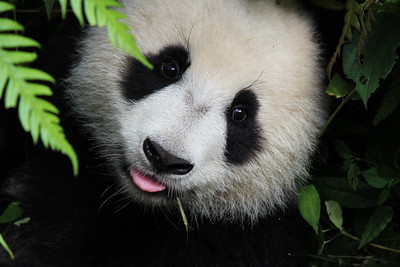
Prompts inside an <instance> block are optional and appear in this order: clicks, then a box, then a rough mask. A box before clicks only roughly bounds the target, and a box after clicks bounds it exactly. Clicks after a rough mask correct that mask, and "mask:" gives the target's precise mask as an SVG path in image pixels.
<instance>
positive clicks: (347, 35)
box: [327, 0, 360, 77]
mask: <svg viewBox="0 0 400 267" xmlns="http://www.w3.org/2000/svg"><path fill="white" fill-rule="evenodd" d="M345 7H346V14H345V16H344V26H343V29H342V35H341V36H340V38H339V42H338V45H337V46H336V49H335V52H334V54H333V56H332V58H331V59H330V61H329V63H328V67H327V73H328V77H331V72H332V67H333V64H335V62H336V59H337V57H338V56H339V55H340V53H341V51H342V46H343V45H344V44H345V43H346V42H347V41H350V42H351V40H352V36H353V34H352V32H351V31H352V28H351V26H352V25H357V24H356V23H355V20H357V21H358V17H357V15H358V14H359V13H360V5H359V4H358V3H357V1H356V0H347V1H346V6H345Z"/></svg>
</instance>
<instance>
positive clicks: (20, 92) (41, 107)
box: [0, 2, 78, 175]
mask: <svg viewBox="0 0 400 267" xmlns="http://www.w3.org/2000/svg"><path fill="white" fill-rule="evenodd" d="M13 8H14V7H13V6H12V5H10V4H8V3H5V2H0V12H4V11H9V10H12V9H13ZM1 22H4V24H3V25H2V26H0V97H1V98H4V105H5V107H6V108H18V116H19V120H20V122H21V125H22V127H23V128H24V130H25V131H27V132H30V133H31V135H32V139H33V142H34V143H35V144H36V143H37V142H38V140H39V138H40V140H41V141H42V143H43V145H44V146H45V147H46V148H47V147H50V148H51V149H53V150H57V151H60V152H61V153H63V154H65V155H67V156H68V157H69V158H70V160H71V163H72V166H73V171H74V174H75V175H77V173H78V159H77V156H76V154H75V151H74V150H73V148H72V146H71V145H70V144H69V143H68V141H67V140H66V138H65V135H64V132H63V129H62V127H61V126H60V124H59V119H58V117H57V114H58V109H57V108H56V107H55V106H54V105H53V104H51V103H50V102H48V101H46V100H44V99H43V98H40V97H41V96H50V95H52V91H51V90H50V88H49V87H48V86H46V85H44V84H41V83H38V82H51V83H54V79H53V78H52V77H51V76H50V75H49V74H47V73H45V72H43V71H41V70H38V69H34V68H29V67H25V66H22V65H21V64H24V63H31V62H32V61H34V60H35V59H36V54H35V53H33V52H26V51H20V50H18V51H16V50H15V49H17V48H18V49H19V48H26V47H31V48H32V47H33V48H39V47H40V44H39V43H38V42H36V41H35V40H32V39H30V38H27V37H24V36H21V35H17V34H11V33H8V32H10V31H21V30H23V26H22V25H20V24H19V23H17V22H16V21H13V20H10V19H7V18H1ZM4 25H6V26H4Z"/></svg>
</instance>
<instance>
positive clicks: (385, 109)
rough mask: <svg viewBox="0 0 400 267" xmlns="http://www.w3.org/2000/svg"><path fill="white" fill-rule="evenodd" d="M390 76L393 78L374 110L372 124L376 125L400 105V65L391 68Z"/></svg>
mask: <svg viewBox="0 0 400 267" xmlns="http://www.w3.org/2000/svg"><path fill="white" fill-rule="evenodd" d="M391 76H392V77H393V80H392V81H391V83H390V85H389V89H388V91H387V92H386V94H385V95H384V96H383V98H382V102H381V105H380V106H379V108H378V111H377V112H376V115H375V118H374V121H373V124H374V125H375V126H376V125H378V123H379V122H381V121H382V120H384V119H385V118H386V117H387V116H389V115H390V114H392V113H393V112H394V111H395V110H396V109H397V108H398V107H399V105H400V67H397V68H396V69H395V70H393V72H392V74H391Z"/></svg>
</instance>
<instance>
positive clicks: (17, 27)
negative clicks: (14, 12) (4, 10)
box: [0, 18, 24, 32]
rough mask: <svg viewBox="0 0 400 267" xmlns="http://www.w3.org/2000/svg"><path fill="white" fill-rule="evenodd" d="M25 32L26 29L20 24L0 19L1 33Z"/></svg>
mask: <svg viewBox="0 0 400 267" xmlns="http://www.w3.org/2000/svg"><path fill="white" fill-rule="evenodd" d="M23 30H24V27H23V26H22V25H21V24H19V23H18V22H16V21H14V20H11V19H7V18H0V32H7V31H23Z"/></svg>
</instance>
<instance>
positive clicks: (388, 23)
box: [343, 12, 400, 106]
mask: <svg viewBox="0 0 400 267" xmlns="http://www.w3.org/2000/svg"><path fill="white" fill-rule="evenodd" d="M375 17H376V21H375V22H374V23H372V33H370V34H369V35H368V38H367V40H366V41H365V45H364V48H363V50H362V52H361V54H362V56H363V58H362V59H361V65H359V64H358V63H357V58H356V55H357V48H358V43H357V42H356V41H354V42H352V43H349V44H346V45H345V46H344V48H343V71H344V72H345V74H346V75H347V77H348V78H350V79H352V80H353V81H354V82H355V83H356V90H357V92H358V93H359V94H360V96H361V99H362V100H363V102H364V105H365V106H367V101H368V99H369V97H370V96H371V94H372V93H373V92H374V91H375V90H376V89H377V88H378V86H379V80H380V79H383V78H386V76H387V75H388V74H389V73H390V71H391V70H392V68H393V66H394V64H395V62H396V60H397V54H396V49H397V47H398V46H399V45H400V14H399V12H398V13H396V14H386V15H383V14H380V13H378V14H376V16H375ZM355 38H356V39H357V40H358V39H359V38H360V34H359V33H355Z"/></svg>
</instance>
